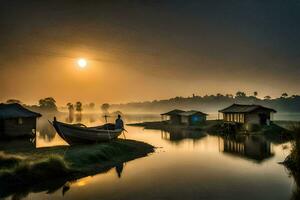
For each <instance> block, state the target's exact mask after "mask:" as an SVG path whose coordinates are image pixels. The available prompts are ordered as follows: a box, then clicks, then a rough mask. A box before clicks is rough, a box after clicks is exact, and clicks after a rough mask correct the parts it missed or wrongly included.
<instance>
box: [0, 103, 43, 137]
mask: <svg viewBox="0 0 300 200" xmlns="http://www.w3.org/2000/svg"><path fill="white" fill-rule="evenodd" d="M41 116H42V115H41V114H39V113H36V112H33V111H30V110H28V109H26V108H24V107H23V106H21V105H20V104H17V103H13V104H0V137H21V136H30V135H32V134H33V133H34V132H35V130H36V119H37V118H38V117H41Z"/></svg>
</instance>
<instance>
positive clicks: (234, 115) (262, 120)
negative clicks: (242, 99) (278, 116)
mask: <svg viewBox="0 0 300 200" xmlns="http://www.w3.org/2000/svg"><path fill="white" fill-rule="evenodd" d="M219 112H220V113H222V114H223V121H224V122H232V123H240V124H244V125H246V128H247V129H249V128H250V126H252V125H270V122H271V121H272V120H273V114H274V113H276V110H274V109H272V108H267V107H264V106H261V105H254V104H253V105H242V104H233V105H231V106H229V107H227V108H224V109H222V110H219Z"/></svg>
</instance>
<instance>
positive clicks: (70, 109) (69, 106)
mask: <svg viewBox="0 0 300 200" xmlns="http://www.w3.org/2000/svg"><path fill="white" fill-rule="evenodd" d="M67 107H68V110H69V113H72V112H73V111H74V105H73V104H72V103H67Z"/></svg>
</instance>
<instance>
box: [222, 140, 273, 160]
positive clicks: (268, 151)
mask: <svg viewBox="0 0 300 200" xmlns="http://www.w3.org/2000/svg"><path fill="white" fill-rule="evenodd" d="M223 152H224V153H229V154H231V155H234V156H239V157H243V158H246V159H251V160H255V161H257V162H262V161H263V160H265V159H267V158H270V157H272V156H273V155H274V153H273V152H272V148H271V143H270V142H269V141H267V140H266V139H265V138H264V137H262V136H235V137H225V138H223Z"/></svg>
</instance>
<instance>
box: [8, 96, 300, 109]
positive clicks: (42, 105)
mask: <svg viewBox="0 0 300 200" xmlns="http://www.w3.org/2000/svg"><path fill="white" fill-rule="evenodd" d="M6 103H19V104H22V102H21V101H20V100H17V99H9V100H7V101H6ZM233 103H239V104H259V105H263V106H266V107H270V108H274V109H276V110H277V111H279V112H300V96H299V95H288V94H287V93H283V94H282V95H281V96H280V97H277V98H272V97H271V96H265V97H264V98H258V92H253V94H252V95H247V94H246V93H245V92H241V91H238V92H237V93H236V94H235V95H232V94H225V95H224V94H220V93H219V94H216V95H205V96H198V95H194V94H193V95H192V96H190V97H174V98H170V99H165V100H154V101H145V102H131V103H125V104H108V103H103V104H100V105H96V104H95V103H93V102H91V103H87V104H84V103H82V102H80V101H77V102H74V103H72V102H69V103H67V104H66V105H64V106H62V107H60V109H62V110H63V109H67V110H69V112H73V111H76V112H82V111H89V110H96V111H98V110H99V111H102V112H103V113H108V111H118V112H121V111H122V112H125V113H127V112H132V113H145V112H148V113H158V112H164V111H168V110H171V109H183V110H191V109H194V110H201V111H203V112H208V113H216V112H217V111H218V110H220V109H222V108H225V107H227V106H229V105H231V104H233ZM22 105H25V104H22ZM25 106H26V107H28V108H31V109H32V110H35V111H57V110H58V107H57V104H56V100H55V99H54V98H53V97H47V98H43V99H40V100H39V101H38V103H37V105H25Z"/></svg>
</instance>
